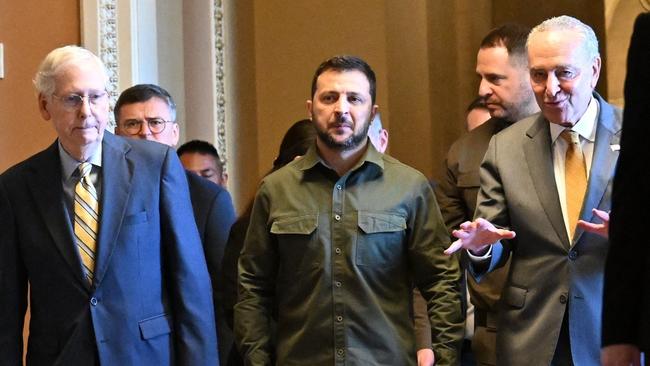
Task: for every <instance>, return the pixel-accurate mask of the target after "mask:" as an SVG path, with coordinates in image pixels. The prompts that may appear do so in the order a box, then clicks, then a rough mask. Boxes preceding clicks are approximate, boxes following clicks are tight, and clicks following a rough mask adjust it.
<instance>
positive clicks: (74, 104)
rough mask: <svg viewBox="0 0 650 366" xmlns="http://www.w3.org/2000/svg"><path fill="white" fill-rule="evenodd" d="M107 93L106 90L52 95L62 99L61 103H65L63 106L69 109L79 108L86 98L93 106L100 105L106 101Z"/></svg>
mask: <svg viewBox="0 0 650 366" xmlns="http://www.w3.org/2000/svg"><path fill="white" fill-rule="evenodd" d="M106 95H107V93H106V92H101V93H92V94H88V95H79V94H74V93H72V94H66V95H63V96H58V95H56V94H52V96H53V97H54V98H56V99H58V100H60V101H61V103H63V106H64V107H65V108H67V109H77V108H79V107H81V105H82V104H83V103H84V99H88V103H89V104H90V106H91V107H95V106H98V105H100V104H102V103H104V102H105V101H106V98H105V97H106Z"/></svg>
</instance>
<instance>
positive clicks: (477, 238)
mask: <svg viewBox="0 0 650 366" xmlns="http://www.w3.org/2000/svg"><path fill="white" fill-rule="evenodd" d="M452 235H453V236H454V237H455V238H457V239H458V240H456V241H454V242H453V243H451V245H450V246H449V248H447V249H446V250H445V254H447V255H450V254H453V253H455V252H457V251H458V250H460V249H467V250H469V251H470V252H472V253H473V254H475V255H483V254H485V252H486V251H487V249H488V247H489V246H490V245H491V244H494V243H496V242H497V241H499V240H504V239H512V238H514V237H515V235H516V234H515V232H514V231H511V230H506V229H498V228H496V227H495V226H494V225H492V223H490V222H489V221H488V220H485V219H481V218H478V219H476V220H474V221H472V222H470V221H466V222H464V223H462V224H460V229H459V230H454V231H453V232H452Z"/></svg>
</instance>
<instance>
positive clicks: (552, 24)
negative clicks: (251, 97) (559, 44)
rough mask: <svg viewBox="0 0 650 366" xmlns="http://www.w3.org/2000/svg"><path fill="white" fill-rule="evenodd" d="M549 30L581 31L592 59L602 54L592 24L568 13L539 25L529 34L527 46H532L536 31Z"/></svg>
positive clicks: (585, 46) (588, 54)
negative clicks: (587, 23)
mask: <svg viewBox="0 0 650 366" xmlns="http://www.w3.org/2000/svg"><path fill="white" fill-rule="evenodd" d="M549 31H574V32H577V33H579V34H580V35H581V36H582V38H583V44H582V47H583V49H584V50H585V51H586V53H587V57H589V59H590V60H594V59H595V58H596V57H599V56H600V53H599V52H598V38H596V33H594V30H593V29H591V27H590V26H588V25H586V24H585V23H583V22H581V21H579V20H578V19H576V18H573V17H570V16H568V15H562V16H559V17H554V18H549V19H546V20H545V21H543V22H542V23H540V24H539V25H537V26H536V27H535V28H533V30H532V31H531V32H530V34H529V35H528V41H527V42H526V47H529V46H530V40H531V38H532V37H533V35H535V34H536V33H542V32H549Z"/></svg>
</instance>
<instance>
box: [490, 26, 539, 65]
mask: <svg viewBox="0 0 650 366" xmlns="http://www.w3.org/2000/svg"><path fill="white" fill-rule="evenodd" d="M529 33H530V28H529V27H526V26H523V25H521V24H516V23H506V24H504V25H502V26H500V27H497V28H494V29H492V30H491V31H490V33H488V34H487V35H486V36H485V38H483V41H481V47H480V48H481V49H483V48H493V47H505V49H506V50H508V55H509V56H513V57H516V58H518V59H520V60H521V59H523V60H527V57H528V55H527V53H526V41H527V40H528V34H529Z"/></svg>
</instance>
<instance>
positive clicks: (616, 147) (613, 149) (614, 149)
mask: <svg viewBox="0 0 650 366" xmlns="http://www.w3.org/2000/svg"><path fill="white" fill-rule="evenodd" d="M609 148H610V149H612V151H619V150H620V149H621V145H619V144H614V145H609Z"/></svg>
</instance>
